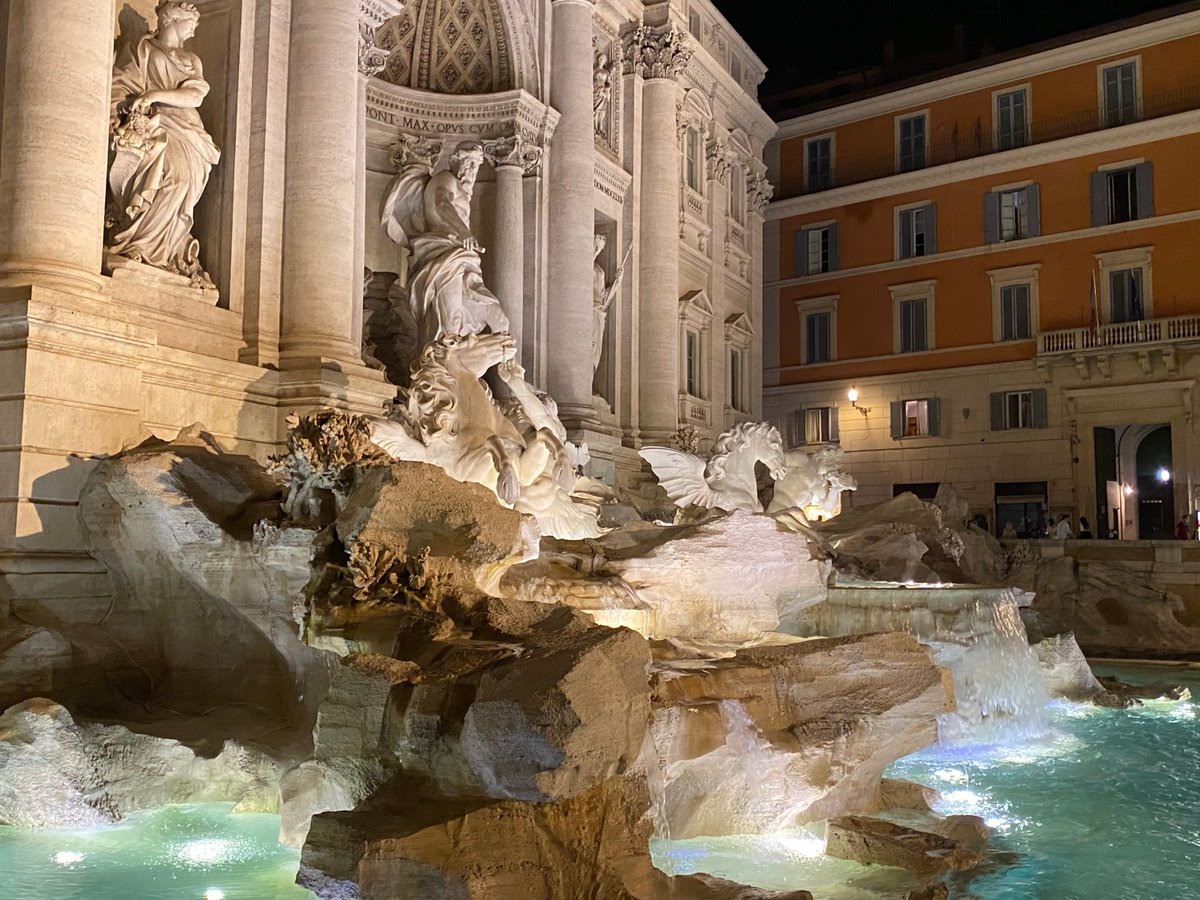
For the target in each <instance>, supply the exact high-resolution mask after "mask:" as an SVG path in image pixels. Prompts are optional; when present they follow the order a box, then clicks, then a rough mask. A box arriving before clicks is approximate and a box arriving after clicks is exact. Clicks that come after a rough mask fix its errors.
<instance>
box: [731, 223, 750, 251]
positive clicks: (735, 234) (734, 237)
mask: <svg viewBox="0 0 1200 900" xmlns="http://www.w3.org/2000/svg"><path fill="white" fill-rule="evenodd" d="M729 240H730V241H732V242H733V243H735V244H737V245H738V246H739V247H745V246H746V228H745V226H743V225H739V224H738V223H737V222H735V221H734V220H733V219H730V220H729Z"/></svg>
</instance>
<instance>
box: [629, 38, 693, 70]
mask: <svg viewBox="0 0 1200 900" xmlns="http://www.w3.org/2000/svg"><path fill="white" fill-rule="evenodd" d="M693 53H695V49H694V48H693V47H691V46H690V44H689V43H688V40H687V35H686V34H685V33H684V32H682V31H677V30H675V29H674V28H673V27H671V26H666V27H663V28H653V27H651V26H649V25H639V26H638V27H637V28H635V29H633V31H631V32H629V33H628V34H627V35H625V39H624V56H625V65H626V66H628V67H629V71H631V72H633V73H634V74H635V75H640V76H641V77H642V78H645V79H654V78H669V79H671V80H672V81H677V80H678V79H679V77H680V76H681V75H683V73H684V72H685V71H686V70H687V66H688V63H689V62H690V61H691V58H692V54H693Z"/></svg>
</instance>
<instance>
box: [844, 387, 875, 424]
mask: <svg viewBox="0 0 1200 900" xmlns="http://www.w3.org/2000/svg"><path fill="white" fill-rule="evenodd" d="M846 396H847V397H848V398H849V399H850V405H851V406H853V407H854V408H855V409H857V410H858V411H859V412H860V413H862V414H863V418H864V419H865V418H866V417H867V415H868V414H869V413H870V412H871V407H869V406H859V405H858V389H857V388H853V387H852V388H850V390H849V392H848V393H847V394H846Z"/></svg>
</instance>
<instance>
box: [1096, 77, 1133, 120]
mask: <svg viewBox="0 0 1200 900" xmlns="http://www.w3.org/2000/svg"><path fill="white" fill-rule="evenodd" d="M1100 79H1101V85H1102V89H1103V103H1104V110H1103V115H1104V125H1105V127H1106V128H1114V127H1116V126H1118V125H1128V124H1129V123H1130V122H1136V121H1137V115H1138V110H1137V105H1138V104H1137V63H1135V62H1132V61H1131V62H1126V63H1121V64H1120V65H1116V66H1109V67H1108V68H1106V69H1104V70H1102V72H1101V75H1100Z"/></svg>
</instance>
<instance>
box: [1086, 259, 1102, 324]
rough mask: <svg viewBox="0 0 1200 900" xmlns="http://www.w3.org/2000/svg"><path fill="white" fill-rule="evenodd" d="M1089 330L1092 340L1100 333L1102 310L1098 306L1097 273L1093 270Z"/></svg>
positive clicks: (1089, 303) (1089, 300) (1089, 301)
mask: <svg viewBox="0 0 1200 900" xmlns="http://www.w3.org/2000/svg"><path fill="white" fill-rule="evenodd" d="M1088 332H1089V333H1090V334H1091V336H1092V340H1095V339H1096V336H1097V335H1098V334H1099V333H1100V310H1099V309H1098V308H1097V307H1096V273H1095V271H1093V272H1092V291H1091V296H1089V298H1088Z"/></svg>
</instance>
